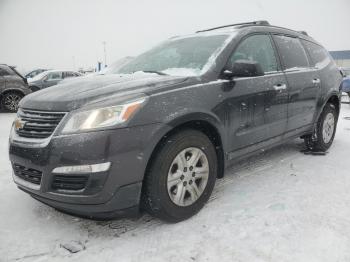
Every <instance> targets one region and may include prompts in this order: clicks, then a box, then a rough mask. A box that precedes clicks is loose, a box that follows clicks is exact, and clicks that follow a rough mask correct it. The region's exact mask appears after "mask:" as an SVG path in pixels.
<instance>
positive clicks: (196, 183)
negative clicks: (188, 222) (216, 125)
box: [142, 130, 217, 222]
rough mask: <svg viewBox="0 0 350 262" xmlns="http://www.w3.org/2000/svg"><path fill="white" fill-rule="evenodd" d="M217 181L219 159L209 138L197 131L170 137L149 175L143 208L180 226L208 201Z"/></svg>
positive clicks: (147, 176) (156, 156)
mask: <svg viewBox="0 0 350 262" xmlns="http://www.w3.org/2000/svg"><path fill="white" fill-rule="evenodd" d="M216 177H217V156H216V152H215V148H214V146H213V144H212V143H211V141H210V140H209V138H208V137H207V136H206V135H204V134H203V133H201V132H198V131H195V130H185V131H182V132H180V133H177V134H175V135H173V136H170V137H168V138H167V139H166V140H165V141H164V142H163V143H162V145H161V148H160V149H159V150H158V152H157V154H156V155H155V157H154V158H153V161H152V163H151V166H150V168H149V169H148V171H147V172H146V177H145V181H144V185H143V194H142V205H143V208H144V209H145V210H146V211H148V212H149V213H150V214H152V215H154V216H156V217H158V218H160V219H162V220H165V221H168V222H179V221H181V220H184V219H187V218H189V217H191V216H193V215H194V214H196V213H197V212H198V211H199V210H200V209H201V208H202V207H203V206H204V204H205V203H206V202H207V201H208V199H209V197H210V195H211V193H212V191H213V188H214V185H215V181H216Z"/></svg>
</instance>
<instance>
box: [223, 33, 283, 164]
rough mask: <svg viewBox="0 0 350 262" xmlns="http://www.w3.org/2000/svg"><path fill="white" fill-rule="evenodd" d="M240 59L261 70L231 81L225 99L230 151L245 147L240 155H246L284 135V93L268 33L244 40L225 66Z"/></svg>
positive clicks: (276, 57)
mask: <svg viewBox="0 0 350 262" xmlns="http://www.w3.org/2000/svg"><path fill="white" fill-rule="evenodd" d="M242 59H243V60H250V61H254V62H257V63H259V64H260V66H261V68H262V69H263V71H264V75H263V76H258V77H243V78H235V79H234V80H233V84H234V86H233V89H232V90H231V91H230V94H229V99H228V100H227V102H228V105H229V108H230V110H229V111H230V112H231V116H230V118H231V124H230V133H231V134H230V137H231V151H237V150H240V149H244V148H246V149H244V152H245V151H247V153H248V152H249V151H253V150H254V149H256V144H258V143H259V142H262V141H266V140H269V139H270V138H274V137H278V136H279V135H281V134H283V133H284V132H285V129H286V125H287V98H288V93H287V83H286V79H285V76H284V74H283V72H282V71H281V70H280V65H279V61H278V56H277V54H276V52H275V49H274V46H273V42H272V39H271V37H270V35H269V34H260V33H259V34H254V35H250V36H248V37H247V38H245V39H244V40H243V41H242V42H241V43H240V44H239V45H238V47H237V48H236V49H235V51H234V52H233V54H232V56H231V58H230V60H229V63H231V64H233V63H234V62H235V61H237V60H242ZM247 147H249V148H250V149H251V150H250V149H248V148H247ZM244 152H241V153H244ZM241 153H240V154H241ZM232 157H234V155H232Z"/></svg>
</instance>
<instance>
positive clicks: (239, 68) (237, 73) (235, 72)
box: [223, 60, 264, 78]
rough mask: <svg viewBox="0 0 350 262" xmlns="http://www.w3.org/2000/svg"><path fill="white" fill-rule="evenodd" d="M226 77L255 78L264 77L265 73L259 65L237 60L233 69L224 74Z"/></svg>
mask: <svg viewBox="0 0 350 262" xmlns="http://www.w3.org/2000/svg"><path fill="white" fill-rule="evenodd" d="M223 74H224V76H226V77H228V78H233V77H254V76H263V75H264V71H263V70H262V68H261V66H260V64H259V63H257V62H255V61H249V60H237V61H236V62H235V63H234V64H233V65H232V67H231V69H226V70H225V71H224V72H223Z"/></svg>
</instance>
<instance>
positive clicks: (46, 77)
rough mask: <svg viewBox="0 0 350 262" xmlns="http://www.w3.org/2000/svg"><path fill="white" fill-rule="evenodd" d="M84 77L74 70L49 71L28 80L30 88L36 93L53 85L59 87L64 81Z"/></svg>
mask: <svg viewBox="0 0 350 262" xmlns="http://www.w3.org/2000/svg"><path fill="white" fill-rule="evenodd" d="M78 76H82V74H81V73H79V72H76V71H72V70H48V71H45V72H42V73H40V74H38V75H36V76H35V77H33V78H29V79H28V85H29V88H30V89H31V90H32V91H33V92H35V91H38V90H41V89H44V88H47V87H50V86H53V85H57V84H58V83H59V82H61V81H62V80H64V79H67V78H72V77H78Z"/></svg>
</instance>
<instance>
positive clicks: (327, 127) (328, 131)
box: [322, 113, 334, 144]
mask: <svg viewBox="0 0 350 262" xmlns="http://www.w3.org/2000/svg"><path fill="white" fill-rule="evenodd" d="M333 133H334V116H333V114H332V113H328V114H327V116H326V118H325V119H324V121H323V128H322V136H323V142H324V143H326V144H327V143H329V141H331V139H332V137H333Z"/></svg>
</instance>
